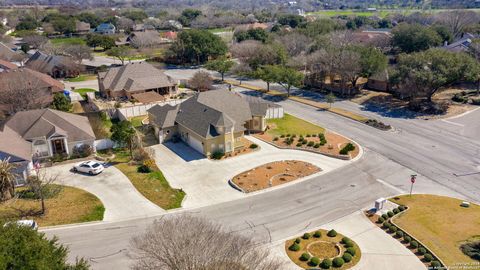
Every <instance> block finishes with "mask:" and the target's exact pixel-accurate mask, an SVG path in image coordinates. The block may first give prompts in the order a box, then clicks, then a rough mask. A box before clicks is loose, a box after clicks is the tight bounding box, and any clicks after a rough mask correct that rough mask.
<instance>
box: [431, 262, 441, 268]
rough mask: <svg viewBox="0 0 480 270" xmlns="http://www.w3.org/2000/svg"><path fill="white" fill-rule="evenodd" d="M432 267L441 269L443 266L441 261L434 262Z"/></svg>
mask: <svg viewBox="0 0 480 270" xmlns="http://www.w3.org/2000/svg"><path fill="white" fill-rule="evenodd" d="M430 266H431V267H433V268H434V269H435V267H440V266H442V265H441V264H440V262H439V261H433V262H432V263H430Z"/></svg>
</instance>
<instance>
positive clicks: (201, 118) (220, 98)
mask: <svg viewBox="0 0 480 270" xmlns="http://www.w3.org/2000/svg"><path fill="white" fill-rule="evenodd" d="M271 107H279V106H278V105H276V104H273V103H265V102H259V101H258V100H257V101H250V102H249V101H248V100H247V99H245V98H243V97H242V96H240V95H239V94H236V93H233V92H231V91H229V90H226V89H220V90H211V91H207V92H201V93H197V94H196V95H195V96H193V97H191V98H189V99H187V100H186V101H184V102H182V103H180V104H178V105H176V106H172V105H169V104H167V105H164V106H160V105H156V106H154V107H152V108H150V109H149V110H148V115H149V122H150V124H151V125H152V126H153V127H154V130H155V134H156V136H158V139H159V142H160V143H163V142H167V141H169V140H172V139H174V138H175V139H177V138H178V139H180V140H182V141H184V142H185V143H187V144H188V145H190V146H191V147H192V148H193V149H195V150H196V151H198V152H200V153H202V154H203V155H205V156H210V155H211V154H213V153H215V152H224V153H231V152H233V151H236V150H239V149H242V148H243V147H244V144H243V143H242V138H243V135H244V133H245V132H262V131H265V129H266V128H267V124H266V116H267V110H268V109H269V108H271Z"/></svg>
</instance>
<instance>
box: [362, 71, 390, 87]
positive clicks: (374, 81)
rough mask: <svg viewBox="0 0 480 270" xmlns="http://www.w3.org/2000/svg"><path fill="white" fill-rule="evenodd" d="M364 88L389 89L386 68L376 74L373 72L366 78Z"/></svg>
mask: <svg viewBox="0 0 480 270" xmlns="http://www.w3.org/2000/svg"><path fill="white" fill-rule="evenodd" d="M366 88H367V89H370V90H376V91H382V92H389V91H390V82H389V75H388V70H387V69H385V70H383V71H380V72H378V73H376V74H373V75H372V76H370V78H368V81H367V84H366Z"/></svg>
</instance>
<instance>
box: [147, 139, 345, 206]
mask: <svg viewBox="0 0 480 270" xmlns="http://www.w3.org/2000/svg"><path fill="white" fill-rule="evenodd" d="M247 138H248V139H249V140H251V141H253V142H255V143H256V144H258V145H259V146H260V150H258V151H256V152H253V153H248V154H244V155H241V156H237V157H233V158H228V159H225V160H221V161H214V160H209V159H207V158H204V157H203V156H202V155H200V154H199V153H197V152H195V151H194V150H193V149H192V148H190V147H188V146H187V145H185V144H183V143H177V144H173V143H167V144H165V145H162V144H160V145H155V146H153V147H152V148H153V149H154V150H155V161H156V162H157V165H158V167H159V168H160V169H161V170H162V172H163V174H164V175H165V177H166V179H167V180H168V182H169V183H170V185H172V186H173V187H175V188H182V189H183V190H184V191H185V192H186V193H187V197H186V199H185V201H184V202H183V204H182V206H183V207H184V208H191V207H199V206H206V205H211V204H216V203H221V202H225V201H231V200H235V199H239V198H244V197H246V196H251V195H253V194H258V192H255V193H250V194H244V193H242V192H240V191H237V190H235V189H233V188H232V187H231V186H230V185H229V184H228V180H229V179H231V178H232V177H233V176H235V175H237V174H239V173H241V172H244V171H247V170H250V169H252V168H255V167H258V166H260V165H262V164H265V163H269V162H273V161H279V160H300V161H305V162H310V163H312V164H314V165H317V166H318V167H320V168H321V169H322V172H320V173H317V174H314V175H310V176H308V177H305V178H303V179H302V180H305V179H309V178H311V177H315V176H318V175H321V174H325V173H327V172H329V171H332V170H334V169H337V168H340V167H342V166H345V165H347V164H349V163H351V161H343V160H339V159H335V158H330V157H326V156H324V155H320V154H315V153H310V152H305V151H298V150H283V149H278V148H276V147H274V146H272V145H269V144H267V143H265V142H263V141H261V140H258V139H256V138H253V137H251V136H247ZM302 180H297V181H294V182H291V183H287V184H284V185H281V186H276V187H273V188H271V189H268V190H272V189H275V188H282V187H284V186H287V185H291V184H295V183H298V182H299V181H302ZM268 190H264V191H259V192H266V191H268Z"/></svg>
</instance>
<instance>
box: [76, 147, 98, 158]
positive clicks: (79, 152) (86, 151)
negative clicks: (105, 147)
mask: <svg viewBox="0 0 480 270" xmlns="http://www.w3.org/2000/svg"><path fill="white" fill-rule="evenodd" d="M91 154H93V147H92V146H91V145H89V144H81V145H79V146H75V147H74V148H73V153H72V156H73V157H79V158H84V157H88V156H90V155H91Z"/></svg>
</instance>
